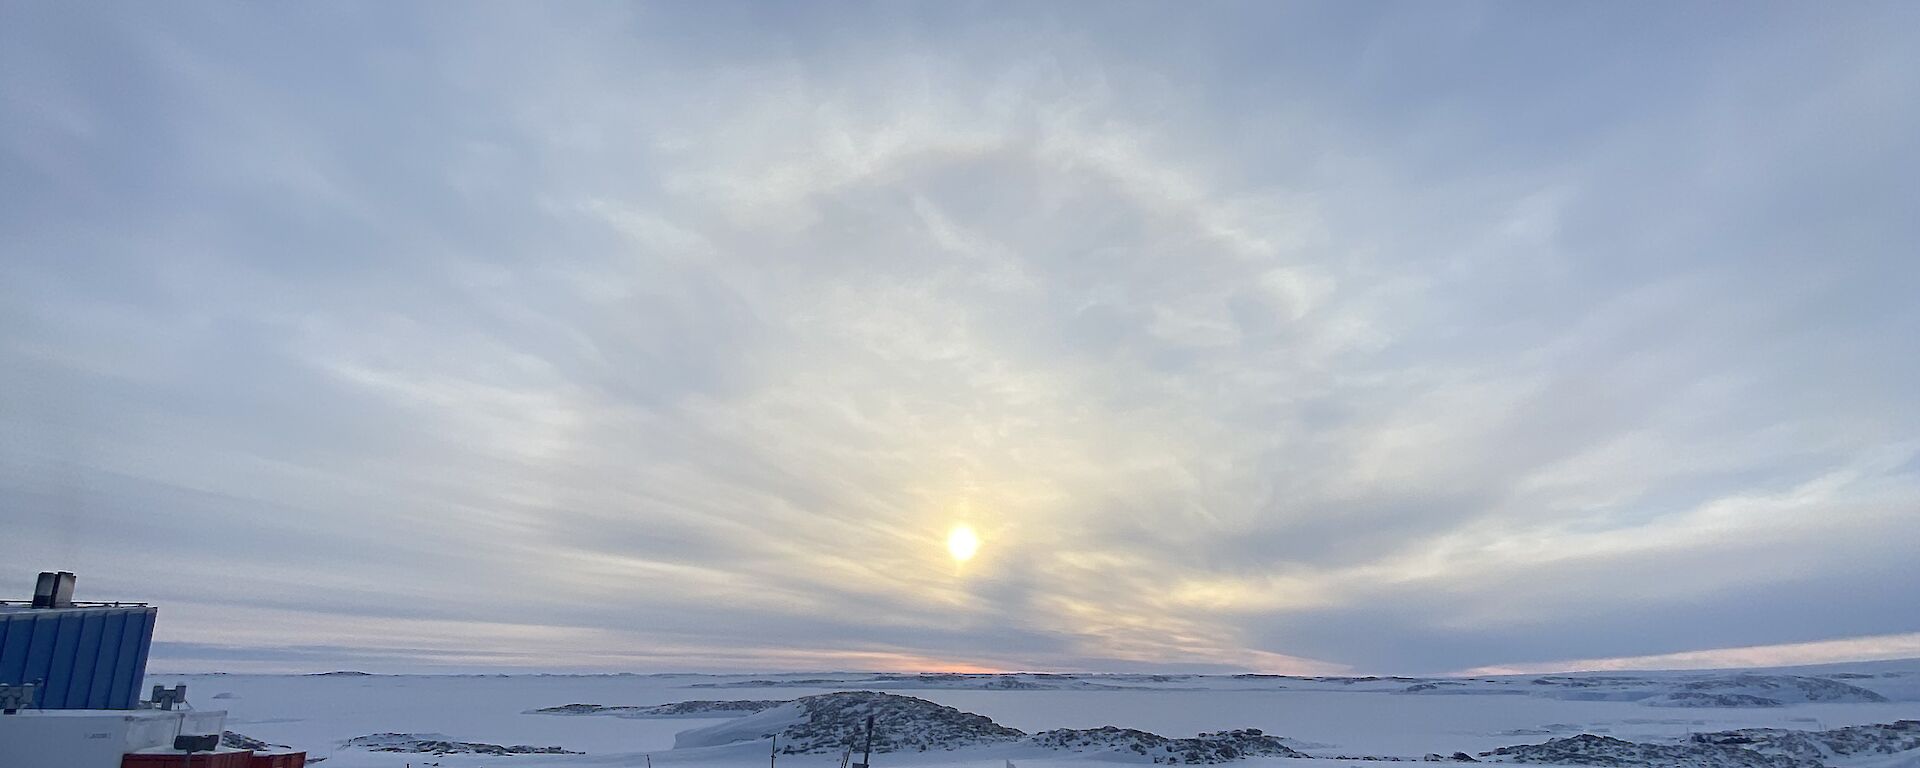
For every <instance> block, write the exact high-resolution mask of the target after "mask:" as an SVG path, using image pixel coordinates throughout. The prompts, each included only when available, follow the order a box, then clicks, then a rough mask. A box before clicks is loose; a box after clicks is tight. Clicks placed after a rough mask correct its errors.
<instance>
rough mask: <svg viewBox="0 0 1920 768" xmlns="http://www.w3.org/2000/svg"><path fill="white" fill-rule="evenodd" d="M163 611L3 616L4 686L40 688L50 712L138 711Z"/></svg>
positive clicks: (0, 655) (0, 668)
mask: <svg viewBox="0 0 1920 768" xmlns="http://www.w3.org/2000/svg"><path fill="white" fill-rule="evenodd" d="M156 613H157V609H155V608H149V607H129V608H56V609H41V610H21V611H5V612H0V685H17V684H20V683H33V684H35V685H36V686H38V688H36V689H35V691H34V698H35V699H37V700H38V701H39V705H40V706H41V707H42V708H44V709H132V708H133V705H134V704H136V703H138V702H139V700H140V697H139V693H140V691H139V689H140V682H141V678H143V677H145V676H146V673H147V652H148V651H149V650H151V649H152V647H153V620H154V615H155V614H156Z"/></svg>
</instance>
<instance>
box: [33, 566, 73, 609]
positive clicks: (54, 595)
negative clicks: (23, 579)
mask: <svg viewBox="0 0 1920 768" xmlns="http://www.w3.org/2000/svg"><path fill="white" fill-rule="evenodd" d="M73 582H74V575H73V574H72V573H70V572H68V571H60V572H57V573H56V572H54V571H41V572H40V580H39V581H38V582H35V583H34V585H33V607H35V608H72V607H73Z"/></svg>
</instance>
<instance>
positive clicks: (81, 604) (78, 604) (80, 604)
mask: <svg viewBox="0 0 1920 768" xmlns="http://www.w3.org/2000/svg"><path fill="white" fill-rule="evenodd" d="M0 605H33V601H32V600H0ZM62 607H65V608H146V607H148V606H147V604H146V603H128V602H120V601H114V602H110V603H103V602H96V601H90V600H75V601H73V602H71V603H68V604H67V605H65V606H62Z"/></svg>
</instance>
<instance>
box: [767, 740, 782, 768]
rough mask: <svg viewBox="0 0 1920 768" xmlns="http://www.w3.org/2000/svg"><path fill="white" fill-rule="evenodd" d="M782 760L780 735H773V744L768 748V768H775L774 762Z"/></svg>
mask: <svg viewBox="0 0 1920 768" xmlns="http://www.w3.org/2000/svg"><path fill="white" fill-rule="evenodd" d="M778 759H780V734H777V733H776V734H774V735H773V744H772V745H771V746H769V747H767V768H773V761H775V760H778Z"/></svg>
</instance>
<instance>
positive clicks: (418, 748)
mask: <svg viewBox="0 0 1920 768" xmlns="http://www.w3.org/2000/svg"><path fill="white" fill-rule="evenodd" d="M345 746H347V747H358V748H360V749H365V750H368V751H370V752H410V753H420V754H428V755H578V754H584V753H581V752H574V751H571V750H567V749H562V748H560V747H532V746H527V745H525V744H515V745H513V746H503V745H500V744H487V743H484V742H477V741H454V740H452V739H449V738H447V737H446V736H443V735H441V734H438V733H374V734H369V735H366V736H355V737H353V738H351V739H348V740H347V742H346V744H345Z"/></svg>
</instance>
